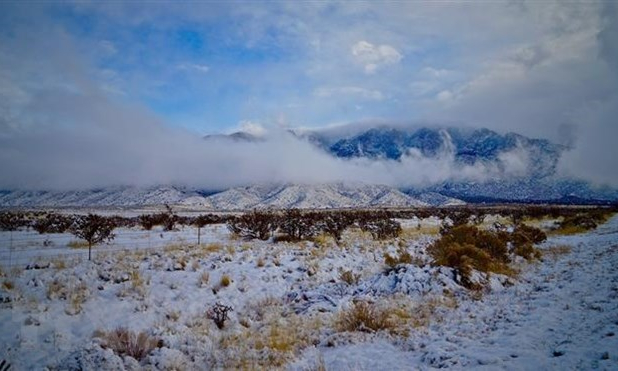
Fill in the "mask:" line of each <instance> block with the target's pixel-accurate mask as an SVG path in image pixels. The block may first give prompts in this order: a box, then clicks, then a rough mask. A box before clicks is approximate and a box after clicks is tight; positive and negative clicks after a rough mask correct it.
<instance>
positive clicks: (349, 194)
mask: <svg viewBox="0 0 618 371" xmlns="http://www.w3.org/2000/svg"><path fill="white" fill-rule="evenodd" d="M206 201H207V202H209V203H210V205H212V207H213V208H214V209H226V210H230V209H249V208H269V207H270V208H283V209H284V208H302V209H325V208H350V207H387V206H388V207H414V206H429V204H428V203H426V202H423V201H420V200H419V199H417V198H414V197H412V196H409V195H406V194H404V193H402V192H400V191H399V190H397V189H395V188H392V187H388V186H383V185H367V184H342V183H336V184H321V185H298V184H289V185H279V186H270V187H267V186H248V187H240V188H233V189H230V190H227V191H225V192H221V193H218V194H216V195H213V196H210V197H208V198H207V199H206Z"/></svg>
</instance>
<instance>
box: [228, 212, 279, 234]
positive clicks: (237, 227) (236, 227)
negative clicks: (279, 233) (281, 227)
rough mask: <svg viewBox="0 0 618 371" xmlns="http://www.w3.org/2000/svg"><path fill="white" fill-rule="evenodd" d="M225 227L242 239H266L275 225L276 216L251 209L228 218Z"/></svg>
mask: <svg viewBox="0 0 618 371" xmlns="http://www.w3.org/2000/svg"><path fill="white" fill-rule="evenodd" d="M227 227H228V229H229V230H230V232H232V233H234V234H236V235H238V236H240V237H242V238H244V239H260V240H267V239H268V238H270V236H271V234H272V232H273V231H274V230H275V229H276V227H277V218H276V216H275V215H274V214H272V213H265V212H259V211H253V212H251V213H246V214H243V215H241V216H239V217H236V218H234V219H232V220H229V221H228V222H227Z"/></svg>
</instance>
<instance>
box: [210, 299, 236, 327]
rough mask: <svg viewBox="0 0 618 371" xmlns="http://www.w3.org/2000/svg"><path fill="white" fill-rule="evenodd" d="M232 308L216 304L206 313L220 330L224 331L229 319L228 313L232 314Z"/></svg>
mask: <svg viewBox="0 0 618 371" xmlns="http://www.w3.org/2000/svg"><path fill="white" fill-rule="evenodd" d="M233 310H234V309H232V307H230V306H227V305H223V304H221V303H216V304H215V305H213V306H212V307H211V308H209V309H208V311H207V312H206V316H207V317H208V318H209V319H211V320H213V321H214V322H215V324H216V325H217V327H218V328H219V329H223V327H224V326H225V321H227V320H228V319H229V316H228V313H229V312H232V311H233Z"/></svg>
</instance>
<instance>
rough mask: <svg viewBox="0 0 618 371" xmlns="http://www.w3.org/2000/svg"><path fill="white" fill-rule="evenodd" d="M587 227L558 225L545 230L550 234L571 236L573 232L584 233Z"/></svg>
mask: <svg viewBox="0 0 618 371" xmlns="http://www.w3.org/2000/svg"><path fill="white" fill-rule="evenodd" d="M588 230H589V229H587V228H584V227H582V226H580V225H569V226H564V227H559V228H556V229H552V230H550V231H548V232H547V234H548V235H550V236H572V235H575V234H580V233H586V232H588Z"/></svg>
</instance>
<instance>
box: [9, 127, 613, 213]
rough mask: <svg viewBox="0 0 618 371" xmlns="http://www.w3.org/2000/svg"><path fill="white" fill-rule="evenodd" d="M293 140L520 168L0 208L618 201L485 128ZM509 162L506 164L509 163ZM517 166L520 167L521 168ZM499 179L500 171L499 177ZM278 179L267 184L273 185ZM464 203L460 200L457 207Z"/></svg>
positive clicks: (91, 197)
mask: <svg viewBox="0 0 618 371" xmlns="http://www.w3.org/2000/svg"><path fill="white" fill-rule="evenodd" d="M287 135H289V137H290V139H292V140H303V141H307V142H309V143H311V144H313V145H314V146H316V147H317V148H319V149H320V150H321V151H324V152H325V153H327V154H329V155H331V156H333V157H337V158H339V159H342V160H344V161H345V160H348V159H353V158H359V157H364V158H370V159H372V160H374V161H390V162H391V163H396V162H398V161H404V160H406V159H410V158H412V157H410V156H412V155H414V156H422V157H428V158H432V157H438V156H442V157H444V156H446V157H447V158H448V159H449V161H454V163H455V164H456V165H457V164H461V165H462V166H463V165H478V164H481V165H483V166H487V167H489V168H492V169H498V173H500V171H502V170H504V168H505V167H506V166H507V165H508V164H509V162H508V161H509V159H510V160H511V161H513V159H515V160H516V161H519V160H521V159H525V161H520V162H519V163H517V165H519V166H520V167H523V169H520V170H521V171H518V172H517V173H515V174H510V173H509V175H508V176H502V177H498V178H491V179H489V180H485V181H471V180H459V181H456V180H449V181H444V182H441V183H439V184H430V185H425V186H423V187H420V188H418V187H417V188H409V187H406V188H403V189H395V188H392V187H388V186H384V185H370V184H347V183H346V184H342V183H335V184H320V185H306V184H283V185H281V184H278V185H255V184H246V185H245V186H243V187H236V188H231V189H227V190H225V189H224V190H219V193H216V194H213V192H212V191H210V192H209V191H203V190H201V189H196V188H189V187H177V186H166V185H163V186H160V187H150V188H136V187H112V188H104V189H96V190H82V191H74V192H70V191H68V192H58V191H22V190H11V191H0V207H35V206H48V207H65V206H71V207H86V206H135V205H161V204H175V205H186V206H189V207H200V208H205V209H211V210H242V209H249V208H266V207H273V208H290V207H297V208H347V207H372V206H390V207H408V206H422V205H433V206H441V205H456V204H461V203H463V202H464V201H466V202H505V201H506V202H509V201H515V202H542V201H546V202H566V203H608V202H616V200H618V190H615V189H610V188H607V187H606V188H598V187H595V186H593V185H592V184H590V183H588V182H585V181H581V180H574V179H565V178H559V177H558V175H557V174H556V167H557V164H558V161H559V159H560V156H561V155H562V153H563V152H564V151H566V150H567V148H566V147H564V146H562V145H558V144H555V143H552V142H550V141H548V140H545V139H531V138H527V137H525V136H522V135H519V134H515V133H507V134H498V133H496V132H494V131H491V130H488V129H471V128H466V129H462V128H448V127H443V128H438V127H417V128H408V127H401V126H386V125H377V126H374V127H369V126H360V127H353V128H352V127H350V128H331V129H327V130H319V131H307V130H305V131H294V130H289V131H288V132H287ZM205 140H206V141H231V142H234V143H243V142H250V143H256V142H262V144H263V145H268V138H267V137H263V136H255V135H253V134H251V133H244V132H237V133H233V134H230V135H210V136H207V137H205ZM509 156H510V157H509ZM521 164H523V165H521ZM503 173H504V174H506V173H507V172H503ZM276 181H277V180H273V182H276ZM462 200H463V201H462Z"/></svg>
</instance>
